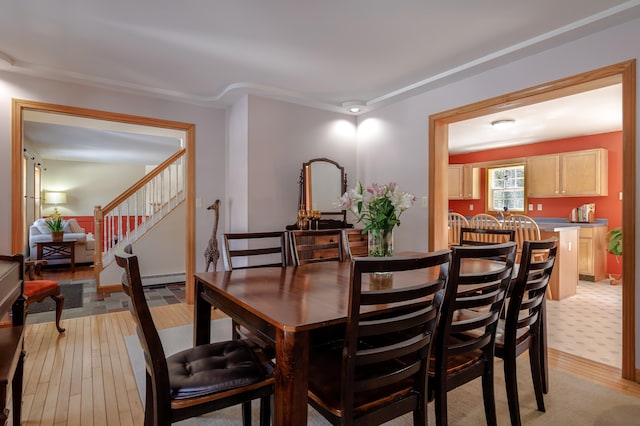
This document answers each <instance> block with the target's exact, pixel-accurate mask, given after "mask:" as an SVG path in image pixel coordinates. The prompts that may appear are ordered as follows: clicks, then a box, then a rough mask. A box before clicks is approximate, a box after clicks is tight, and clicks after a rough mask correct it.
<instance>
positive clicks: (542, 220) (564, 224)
mask: <svg viewBox="0 0 640 426" xmlns="http://www.w3.org/2000/svg"><path fill="white" fill-rule="evenodd" d="M532 219H533V220H535V221H536V223H537V224H538V227H539V228H540V230H541V231H547V232H561V231H568V230H569V229H580V228H581V227H594V226H608V224H609V220H608V219H596V220H595V222H593V223H589V222H570V221H569V219H565V218H555V217H532Z"/></svg>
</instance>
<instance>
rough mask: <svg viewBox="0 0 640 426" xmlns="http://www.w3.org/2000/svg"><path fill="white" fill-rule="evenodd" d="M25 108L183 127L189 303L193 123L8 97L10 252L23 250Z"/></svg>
mask: <svg viewBox="0 0 640 426" xmlns="http://www.w3.org/2000/svg"><path fill="white" fill-rule="evenodd" d="M25 110H39V111H47V112H52V113H60V114H68V115H74V116H79V117H86V118H93V119H97V120H105V121H115V122H119V123H128V124H138V125H142V126H150V127H162V128H166V129H175V130H181V131H184V132H185V134H186V141H185V149H186V154H185V155H186V167H187V170H186V181H187V182H186V202H187V220H186V224H185V227H186V229H185V232H186V235H185V244H186V249H185V255H186V258H185V291H186V298H187V299H186V300H187V303H193V295H194V292H193V273H194V272H195V262H194V259H195V219H194V218H195V154H194V153H195V125H194V124H191V123H183V122H179V121H172V120H163V119H157V118H150V117H142V116H136V115H130V114H121V113H115V112H108V111H100V110H93V109H87V108H78V107H72V106H67V105H57V104H50V103H44V102H36V101H29V100H23V99H12V121H11V123H12V129H11V137H12V146H11V249H12V252H13V253H22V251H23V250H24V243H25V242H24V230H23V224H22V215H23V212H22V204H23V203H22V198H23V194H22V173H23V171H22V150H23V147H22V137H23V132H22V121H23V118H24V117H23V115H24V111H25Z"/></svg>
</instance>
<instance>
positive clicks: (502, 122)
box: [491, 118, 516, 130]
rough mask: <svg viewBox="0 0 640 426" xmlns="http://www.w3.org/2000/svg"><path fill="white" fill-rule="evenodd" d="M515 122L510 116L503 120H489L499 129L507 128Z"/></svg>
mask: <svg viewBox="0 0 640 426" xmlns="http://www.w3.org/2000/svg"><path fill="white" fill-rule="evenodd" d="M515 124H516V120H514V119H512V118H507V119H504V120H496V121H492V122H491V125H492V126H493V127H495V128H496V129H499V130H503V129H508V128H509V127H513V125H515Z"/></svg>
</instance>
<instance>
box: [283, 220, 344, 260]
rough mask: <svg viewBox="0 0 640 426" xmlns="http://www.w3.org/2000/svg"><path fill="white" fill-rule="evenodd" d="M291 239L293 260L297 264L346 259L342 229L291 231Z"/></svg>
mask: <svg viewBox="0 0 640 426" xmlns="http://www.w3.org/2000/svg"><path fill="white" fill-rule="evenodd" d="M289 241H290V243H291V258H292V262H293V264H294V265H296V266H300V265H305V264H307V263H315V262H326V261H331V260H335V261H340V262H341V261H342V260H344V248H343V243H342V242H343V237H342V230H341V229H324V230H318V231H289Z"/></svg>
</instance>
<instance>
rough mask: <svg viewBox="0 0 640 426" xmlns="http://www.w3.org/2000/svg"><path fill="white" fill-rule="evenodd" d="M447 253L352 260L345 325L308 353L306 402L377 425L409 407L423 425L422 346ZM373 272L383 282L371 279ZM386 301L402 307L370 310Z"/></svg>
mask: <svg viewBox="0 0 640 426" xmlns="http://www.w3.org/2000/svg"><path fill="white" fill-rule="evenodd" d="M449 261H450V251H449V250H441V251H437V252H432V253H428V254H424V255H420V256H416V257H394V258H369V257H367V258H364V257H363V258H357V257H356V258H354V259H353V260H352V264H351V275H350V288H349V301H348V316H347V323H346V327H345V333H344V334H343V335H342V339H340V340H336V341H332V342H325V345H323V346H318V347H315V348H314V350H313V351H311V353H310V354H309V356H310V362H309V403H310V404H311V405H312V406H313V407H314V408H315V409H316V410H317V411H318V412H319V413H320V414H322V415H323V416H324V417H325V418H326V419H327V420H328V421H329V422H330V423H332V424H334V425H352V424H359V425H374V424H375V425H377V424H381V423H384V422H387V421H389V420H391V419H393V418H395V417H398V416H401V415H403V414H405V413H410V412H412V413H413V422H414V424H416V425H426V423H427V394H426V392H427V371H428V362H429V352H430V347H431V344H432V340H433V331H434V329H435V327H436V322H437V318H438V313H439V310H440V302H441V300H442V297H443V289H444V288H445V286H446V282H447V272H448V266H449ZM405 271H419V273H417V274H412V275H405ZM389 272H391V273H392V275H382V274H381V273H389ZM376 274H378V275H380V276H383V277H386V278H387V279H388V280H389V281H388V285H387V286H382V287H374V286H373V285H372V278H373V277H374V276H376ZM396 282H397V283H402V284H403V285H402V286H397V285H395V283H396ZM393 303H395V304H402V305H405V307H404V308H403V309H395V310H391V311H390V312H385V314H384V315H377V316H373V315H372V314H371V308H372V306H374V305H387V304H393Z"/></svg>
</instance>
